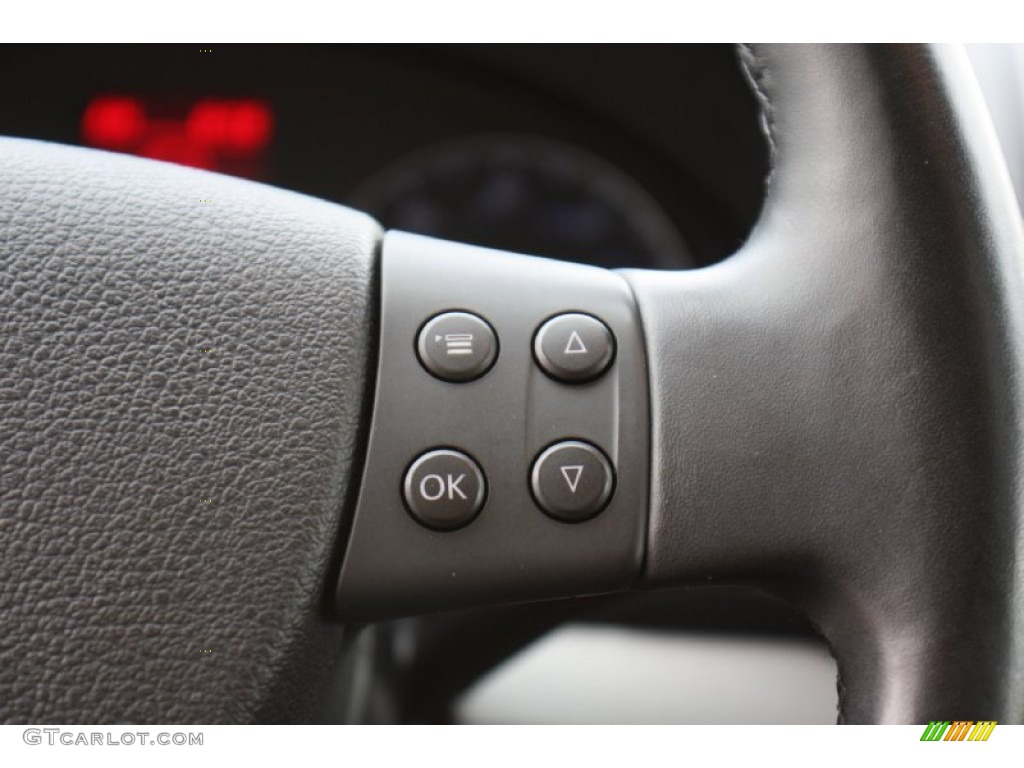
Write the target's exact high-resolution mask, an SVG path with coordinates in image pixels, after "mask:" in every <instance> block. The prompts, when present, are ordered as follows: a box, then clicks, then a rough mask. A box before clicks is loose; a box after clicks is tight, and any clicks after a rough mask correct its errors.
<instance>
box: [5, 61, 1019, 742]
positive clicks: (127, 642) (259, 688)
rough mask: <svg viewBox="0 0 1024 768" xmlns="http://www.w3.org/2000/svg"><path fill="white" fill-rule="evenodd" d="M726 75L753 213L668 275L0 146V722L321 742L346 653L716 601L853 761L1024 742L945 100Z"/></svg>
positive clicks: (982, 371)
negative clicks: (759, 611) (737, 243)
mask: <svg viewBox="0 0 1024 768" xmlns="http://www.w3.org/2000/svg"><path fill="white" fill-rule="evenodd" d="M740 58H741V60H742V63H743V65H744V67H745V69H746V72H747V73H748V75H749V79H750V82H751V84H752V87H753V88H754V89H755V91H756V93H757V96H758V97H759V99H760V102H761V105H762V115H763V122H764V129H765V134H766V136H767V140H768V142H769V145H770V150H771V158H772V162H771V175H770V178H769V182H768V191H767V198H766V201H765V205H764V210H763V213H762V216H761V218H760V221H759V223H758V224H757V226H756V228H755V230H754V232H753V234H752V236H751V237H750V239H749V241H748V242H747V243H746V244H745V245H744V246H743V247H742V248H741V250H740V251H739V252H738V253H736V254H735V255H734V256H732V257H731V258H729V259H727V260H726V261H724V262H722V263H720V264H718V265H715V266H713V267H710V268H706V269H701V270H697V271H691V272H679V273H664V272H644V271H637V270H631V271H625V272H621V273H616V272H605V271H602V270H597V269H595V268H590V267H582V266H575V265H568V264H564V263H559V262H551V261H546V260H543V259H531V258H528V257H522V256H514V255H507V254H496V253H484V252H482V251H481V250H480V249H472V248H469V247H468V246H459V245H456V244H451V243H445V242H440V241H434V240H429V239H427V238H418V237H413V236H409V235H403V234H400V233H397V234H395V233H393V234H389V235H387V237H383V235H382V232H381V230H380V228H379V227H378V225H377V224H376V223H375V222H374V221H373V220H371V219H370V218H369V217H367V216H364V215H362V214H360V213H357V212H354V211H351V210H347V209H345V208H342V207H339V206H336V205H333V204H329V203H325V202H320V201H317V200H313V199H310V198H307V197H304V196H301V195H297V194H292V193H288V192H284V191H280V190H275V189H271V188H267V187H264V186H260V185H256V184H252V183H248V182H244V181H240V180H236V179H229V178H224V177H220V176H217V175H213V174H207V173H203V172H199V171H192V170H188V169H183V168H178V167H173V166H170V165H164V164H160V163H154V162H149V161H144V160H139V159H134V158H128V157H121V156H116V155H111V154H106V153H102V152H96V151H89V150H84V149H77V148H69V147H62V146H57V145H52V144H46V143H39V142H33V141H24V140H13V139H7V140H3V141H0V220H2V224H0V255H2V263H3V271H2V274H0V280H2V293H0V295H2V297H3V314H4V324H3V328H4V337H3V345H2V352H0V358H2V366H0V371H2V373H0V377H2V382H0V392H2V393H3V394H2V404H3V407H2V416H0V418H2V429H0V446H2V452H0V455H2V466H3V470H2V482H0V503H2V516H0V543H2V556H0V658H2V660H3V663H2V664H0V719H2V720H4V721H5V722H12V723H18V722H65V723H68V722H140V723H141V722H180V723H187V722H225V723H237V722H254V721H272V722H311V721H331V720H334V719H338V718H341V717H344V714H343V711H342V710H343V709H344V706H345V700H346V696H351V695H354V694H353V691H354V690H355V689H356V688H358V687H359V685H360V683H359V680H358V677H359V665H358V664H357V663H356V662H357V657H358V655H359V652H360V651H359V637H360V635H359V631H358V628H359V625H360V624H361V623H362V622H365V621H368V620H372V619H375V618H380V617H386V616H408V615H415V614H417V613H425V612H430V611H436V610H442V609H446V608H452V607H457V606H487V605H494V604H502V603H509V602H516V601H527V600H540V599H547V598H554V597H560V596H572V595H581V594H591V593H600V592H609V591H615V590H626V589H645V588H658V587H667V586H678V585H688V584H690V585H696V584H707V583H715V584H720V583H724V582H742V583H745V584H756V585H758V586H760V587H762V588H765V589H769V590H772V591H774V592H775V593H777V594H780V595H782V596H784V597H785V598H786V599H788V600H790V601H792V602H794V603H795V604H796V605H798V606H799V607H800V608H801V609H802V610H803V611H805V612H806V613H807V615H808V616H809V617H810V618H811V620H812V621H813V622H814V624H815V626H816V627H817V628H818V629H819V630H820V632H821V633H822V634H823V635H824V637H825V638H826V639H827V640H828V642H829V643H830V645H831V648H832V649H833V652H834V654H835V656H836V659H837V664H838V671H839V692H840V697H839V702H840V712H839V720H840V722H851V723H915V722H916V723H920V722H927V721H929V720H934V719H950V718H953V717H956V718H972V719H978V720H981V719H984V720H997V721H1000V722H1021V721H1022V720H1024V655H1022V653H1024V623H1022V622H1024V606H1022V602H1021V588H1022V587H1021V583H1022V578H1024V538H1022V537H1024V533H1022V532H1024V525H1022V522H1024V519H1022V517H1021V505H1022V500H1021V480H1022V478H1024V469H1022V466H1024V465H1022V460H1024V450H1022V444H1021V440H1022V436H1024V421H1022V412H1021V407H1022V404H1024V398H1022V392H1021V387H1022V381H1024V379H1022V372H1024V371H1022V368H1021V364H1022V361H1024V314H1022V313H1024V294H1022V280H1021V262H1020V256H1021V253H1022V252H1024V249H1022V245H1024V239H1022V235H1021V225H1020V215H1019V213H1018V211H1017V209H1016V206H1015V202H1014V198H1013V194H1012V191H1011V189H1010V185H1009V181H1008V177H1007V174H1006V171H1005V168H1004V167H1003V164H1002V160H1001V157H1000V154H999V151H998V148H997V146H996V142H995V139H994V134H993V132H992V129H991V127H990V125H989V123H988V122H987V118H986V116H985V110H984V107H983V105H982V103H981V99H980V95H979V93H978V91H977V87H976V85H975V84H974V82H973V80H972V75H971V74H970V71H969V68H968V65H967V63H966V60H965V58H964V56H963V55H962V53H961V52H960V51H959V50H958V49H955V48H931V47H924V46H916V45H915V46H845V45H844V46H817V45H813V46H811V45H800V46H774V45H773V46H755V47H742V48H741V49H740ZM450 312H457V313H462V315H469V316H471V317H474V318H476V319H477V320H479V321H481V322H483V325H482V326H474V327H476V328H478V331H479V333H481V334H484V335H486V334H487V333H491V334H493V338H491V339H490V341H489V344H490V346H488V347H487V348H486V349H485V350H483V351H480V350H479V349H478V348H476V347H473V348H471V354H467V355H466V357H467V358H472V360H469V359H467V360H466V361H465V365H463V364H462V362H458V363H457V364H456V363H453V362H452V360H449V359H448V358H438V359H439V360H440V362H438V359H435V360H434V361H433V363H431V355H432V354H434V353H437V352H438V350H441V352H440V354H444V352H445V349H447V351H448V352H451V351H453V350H457V349H459V348H460V347H458V344H468V343H470V342H468V341H465V340H464V339H463V340H461V341H460V339H461V338H462V337H460V336H459V335H458V333H463V332H464V329H463V330H458V328H456V326H451V327H452V328H456V331H458V333H455V334H454V336H452V338H448V337H449V336H451V335H452V334H450V333H449V332H448V331H447V330H446V331H445V332H444V333H442V332H441V330H443V329H439V327H438V326H433V327H432V329H436V330H437V332H436V333H432V332H431V331H428V330H427V326H426V325H424V324H425V323H429V322H430V321H431V318H435V319H436V318H437V317H439V316H441V315H443V314H444V313H450ZM563 316H572V317H575V318H577V320H578V318H579V317H584V318H589V320H591V321H594V322H596V323H597V327H596V328H597V330H596V331H594V333H596V334H597V335H596V336H595V335H591V336H586V335H585V334H584V335H581V336H578V337H577V341H576V342H574V341H572V336H571V334H572V332H573V330H576V331H580V332H583V331H586V328H584V326H574V327H571V328H568V330H566V333H568V334H569V336H568V339H569V340H568V341H564V340H563V341H559V340H558V339H559V338H560V337H557V334H556V332H555V331H553V330H550V331H549V333H548V336H543V335H542V334H541V332H540V331H539V330H538V328H539V327H541V325H542V324H543V323H546V322H547V321H549V320H559V318H562V317H563ZM580 322H585V321H580ZM602 327H603V330H602ZM587 328H591V330H593V328H594V327H592V326H587ZM552 334H555V335H552ZM435 338H436V340H437V341H436V343H437V344H440V345H442V346H441V347H436V346H435V347H430V346H429V345H430V344H431V343H434V342H432V341H431V340H432V339H435ZM475 338H480V337H479V336H478V337H475ZM549 338H555V339H556V341H555V342H553V343H555V345H556V347H557V349H556V348H554V347H552V349H554V353H551V350H550V349H549V350H548V351H547V352H545V349H546V348H545V347H544V344H545V343H546V342H545V339H549ZM577 342H578V344H577ZM473 343H476V342H473ZM574 344H575V345H576V346H574ZM601 344H604V345H607V347H606V348H605V353H603V354H602V356H600V357H601V360H600V361H599V362H596V363H595V362H594V361H593V360H592V359H591V358H590V357H588V355H587V354H583V353H580V355H581V357H580V359H579V360H578V361H570V360H568V359H565V360H562V361H559V360H553V359H549V358H550V357H552V355H554V356H557V354H560V353H564V354H566V355H567V354H571V353H574V352H576V353H579V350H580V348H581V347H582V348H583V349H585V350H589V349H592V348H593V347H594V346H595V345H601ZM424 345H426V346H424ZM443 345H448V346H447V347H445V346H443ZM451 345H456V346H451ZM478 352H480V355H479V356H480V357H481V359H477V357H478V355H477V353H478ZM549 353H550V354H549ZM460 354H461V353H460ZM456 356H458V355H456ZM584 358H586V360H584ZM453 359H454V357H453ZM577 362H579V363H581V365H582V364H583V363H586V365H582V367H580V366H577V368H575V369H573V368H572V366H573V365H575V364H576V363H577ZM446 364H451V365H455V367H454V368H445V365H446ZM431 365H433V366H434V368H433V370H427V369H425V367H424V366H427V367H428V368H429V367H430V366H431ZM460 365H462V368H459V366H460ZM560 366H561V367H560ZM584 369H586V370H584ZM581 371H582V373H581ZM563 438H564V440H563ZM560 440H561V441H562V442H559V441H560ZM565 442H573V443H574V444H576V446H575V450H577V451H578V452H579V451H582V453H577V454H572V456H573V457H575V458H572V459H571V460H572V461H573V462H574V463H565V462H563V463H562V464H551V463H550V461H551V459H550V456H551V455H555V454H550V455H549V456H548V457H547V459H544V457H543V456H541V455H540V454H541V449H548V448H550V449H551V450H555V449H560V448H563V447H564V445H563V443H565ZM580 445H582V446H583V447H582V448H580ZM570 448H571V446H570ZM427 449H431V450H434V451H435V452H440V453H438V454H437V455H436V456H434V455H431V456H430V457H427V458H424V457H425V456H427V454H425V453H423V452H424V451H426V450H427ZM566 450H569V449H566ZM588 451H589V452H588ZM446 452H447V453H446ZM420 454H422V455H420ZM565 455H566V456H569V454H565ZM417 457H419V459H423V461H427V459H429V460H430V461H438V462H441V463H439V464H435V465H430V466H434V470H433V471H428V470H429V466H428V465H427V464H426V463H419V459H418V458H417ZM542 459H544V460H543V461H542ZM459 461H463V462H465V461H468V462H469V463H468V464H466V463H463V464H452V463H451V462H459ZM544 461H548V463H547V464H545V463H544ZM567 461H568V460H567ZM444 462H449V463H448V464H445V463H444ZM587 462H591V463H587ZM595 462H596V463H595ZM474 466H475V468H476V470H479V471H480V473H481V474H480V477H479V478H478V480H477V479H475V478H476V476H475V475H473V468H474ZM452 467H456V468H465V467H468V469H466V470H465V471H461V470H460V471H456V470H453V469H452ZM576 467H580V469H579V470H578V471H577V470H576V469H575V468H576ZM583 467H591V468H592V469H593V471H594V472H597V471H598V470H601V471H605V472H607V473H608V474H607V475H605V476H602V477H603V478H604V479H602V480H601V481H600V482H598V483H597V485H593V487H591V486H589V485H587V483H591V480H590V479H589V478H590V477H592V476H594V475H593V472H591V470H590V469H588V470H584V469H583ZM559 470H561V472H559ZM584 471H587V472H588V474H587V475H583V474H582V473H583V472H584ZM416 472H421V474H420V475H416V474H415V473H416ZM467 472H469V473H470V476H471V479H470V480H462V481H460V479H459V478H460V477H462V476H464V475H466V473H467ZM422 473H426V474H422ZM545 473H546V474H545ZM598 474H599V473H598ZM559 476H561V478H562V480H559V479H558V478H559ZM425 478H434V479H433V480H432V481H428V480H426V479H425ZM551 478H554V481H552V480H551ZM573 478H575V483H574V482H573ZM583 478H587V479H585V480H584V479H583ZM563 481H564V483H565V484H566V486H567V487H568V488H569V491H566V489H565V488H564V487H561V486H559V489H560V490H559V489H556V490H552V486H551V485H550V483H551V482H556V483H558V482H563ZM431 482H432V483H433V485H431ZM460 482H461V483H462V484H460ZM417 483H418V485H417ZM474 483H477V484H476V485H474ZM545 483H547V484H548V485H545ZM581 483H582V485H581ZM470 486H472V488H471V490H472V493H467V494H464V493H463V491H466V490H467V489H468V488H470ZM577 487H581V488H584V490H586V492H587V493H588V494H591V497H592V498H590V500H589V507H588V508H587V509H585V510H581V509H578V508H575V507H573V506H572V504H573V503H574V497H573V498H571V497H572V496H573V495H574V494H575V493H576V491H577ZM417 488H419V491H420V493H421V497H420V498H419V499H418V501H417V498H416V497H415V493H416V490H417ZM410 489H411V490H410ZM432 489H433V490H432ZM587 489H589V490H587ZM566 493H570V496H566ZM410 494H411V496H412V498H410ZM560 494H561V495H560ZM403 495H404V498H403ZM441 496H443V497H444V498H445V499H447V501H449V502H452V504H449V505H448V506H446V507H444V508H440V507H438V508H437V509H433V510H431V509H428V510H426V511H424V508H423V505H422V503H418V502H423V500H424V498H427V499H428V500H429V499H433V498H435V497H441ZM468 496H472V497H473V498H470V499H467V497H468ZM567 499H568V501H567ZM463 502H465V503H466V504H469V507H472V509H469V507H462V506H460V504H462V503H463ZM538 507H539V509H538ZM339 574H340V580H339Z"/></svg>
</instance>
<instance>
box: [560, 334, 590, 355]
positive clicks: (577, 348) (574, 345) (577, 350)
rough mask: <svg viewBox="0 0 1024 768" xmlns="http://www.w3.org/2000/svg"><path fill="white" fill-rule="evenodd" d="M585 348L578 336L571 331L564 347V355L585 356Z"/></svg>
mask: <svg viewBox="0 0 1024 768" xmlns="http://www.w3.org/2000/svg"><path fill="white" fill-rule="evenodd" d="M586 352H587V348H586V346H584V344H583V339H581V338H580V335H579V334H578V333H577V332H576V331H573V332H572V333H571V334H569V343H568V344H566V345H565V354H567V355H583V354H586Z"/></svg>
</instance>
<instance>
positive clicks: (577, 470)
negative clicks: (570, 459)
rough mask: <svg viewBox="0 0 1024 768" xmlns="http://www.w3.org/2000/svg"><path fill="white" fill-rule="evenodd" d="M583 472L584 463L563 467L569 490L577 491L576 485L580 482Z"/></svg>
mask: <svg viewBox="0 0 1024 768" xmlns="http://www.w3.org/2000/svg"><path fill="white" fill-rule="evenodd" d="M582 474H583V465H582V464H572V465H570V466H568V467H562V477H564V478H565V482H566V484H567V485H568V486H569V490H570V491H572V492H573V493H576V486H577V485H579V484H580V475H582Z"/></svg>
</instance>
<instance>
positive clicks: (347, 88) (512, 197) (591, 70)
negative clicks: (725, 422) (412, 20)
mask: <svg viewBox="0 0 1024 768" xmlns="http://www.w3.org/2000/svg"><path fill="white" fill-rule="evenodd" d="M0 56H2V57H3V58H4V59H5V61H4V65H5V66H4V70H5V71H6V72H9V73H12V72H16V73H19V74H18V76H16V77H8V78H6V80H5V82H4V84H3V86H0V87H2V90H3V93H4V95H5V104H6V105H7V108H6V109H4V110H2V111H0V134H6V135H14V136H27V137H32V138H39V139H46V140H51V141H58V142H63V143H79V144H85V145H89V146H94V147H97V148H100V149H106V150H111V151H120V152H128V153H132V154H139V155H143V156H147V157H151V158H155V159H159V160H166V161H171V162H179V163H183V164H185V165H192V166H197V167H202V168H207V169H210V170H215V171H219V172H225V173H232V174H235V175H240V176H246V177H249V178H254V179H257V180H261V181H266V182H268V183H271V184H274V185H276V186H281V187H285V188H289V189H294V190H297V191H300V192H303V193H307V194H310V195H314V196H317V197H322V198H326V199H329V200H333V201H337V202H341V203H347V204H350V205H352V206H354V207H357V208H360V209H362V210H366V211H367V212H369V213H371V214H373V215H374V216H376V217H377V218H378V219H379V220H380V221H381V222H382V223H383V224H384V225H385V226H387V227H392V228H398V229H405V230H410V231H416V232H421V233H423V234H429V235H433V236H438V237H447V238H456V237H458V238H459V239H462V240H464V241H469V242H473V243H476V244H481V245H487V246H493V247H498V248H503V249H507V250H513V251H522V252H529V253H535V254H540V255H546V256H550V257H554V258H561V259H566V260H572V261H580V262H585V263H592V264H596V265H600V266H605V267H627V266H629V267H633V266H635V267H661V268H680V267H690V266H700V265H704V264H708V263H711V262H714V261H717V260H719V259H721V258H724V257H725V256H726V255H728V254H729V253H731V252H733V251H734V250H735V249H736V248H737V247H738V245H739V244H740V243H742V241H743V239H744V238H745V236H746V234H747V233H748V231H749V229H750V227H751V225H752V223H753V221H754V219H755V218H756V215H757V212H758V208H759V205H760V200H761V197H762V185H763V178H764V175H765V170H766V162H767V158H766V151H765V147H764V144H763V141H762V140H761V137H760V133H759V128H758V124H757V112H756V104H755V103H754V99H753V97H752V95H751V94H750V91H749V89H748V88H747V86H746V84H745V83H744V81H743V78H742V75H741V72H740V69H739V66H738V64H737V61H736V57H735V53H734V50H733V48H732V47H731V46H726V45H722V46H717V45H705V46H609V47H606V46H588V45H571V46H569V45H567V46H546V47H533V46H516V45H504V46H401V47H399V46H365V45H358V46H318V47H308V46H296V47H291V46H273V47H272V48H271V47H263V46H252V45H245V46H236V45H218V46H215V47H208V48H203V47H199V46H197V45H148V46H132V45H106V46H88V47H74V46H63V47H56V46H52V47H51V46H6V47H5V48H4V50H3V52H2V53H0ZM197 196H198V197H202V192H201V190H197Z"/></svg>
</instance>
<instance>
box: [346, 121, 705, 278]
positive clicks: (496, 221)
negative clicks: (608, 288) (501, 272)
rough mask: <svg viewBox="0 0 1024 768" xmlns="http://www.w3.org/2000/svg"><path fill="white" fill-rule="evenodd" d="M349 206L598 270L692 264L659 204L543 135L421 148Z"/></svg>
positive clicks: (395, 224) (415, 227) (413, 228)
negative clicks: (589, 265)
mask: <svg viewBox="0 0 1024 768" xmlns="http://www.w3.org/2000/svg"><path fill="white" fill-rule="evenodd" d="M349 202H350V203H351V204H352V205H354V206H355V207H357V208H361V209H362V210H365V211H367V212H369V213H371V214H373V215H374V216H376V217H377V219H378V220H379V221H380V222H381V223H382V224H383V225H384V226H385V227H387V228H389V229H401V230H405V231H407V232H416V233H419V234H424V235H431V236H433V237H440V238H444V239H448V240H460V241H462V242H468V243H472V244H474V245H483V246H487V247H491V248H500V249H502V250H506V251H516V252H521V253H530V254H535V255H539V256H548V257H551V258H556V259H562V260H565V261H576V262H581V263H585V264H593V265H596V266H600V267H655V268H659V267H660V268H665V269H678V268H680V267H688V266H692V265H693V262H692V261H691V259H690V256H689V253H688V252H687V249H686V246H685V245H684V243H683V239H682V237H681V236H680V234H679V232H678V231H677V230H676V228H675V226H674V225H673V224H672V222H671V220H670V219H669V217H668V216H667V215H666V214H665V212H664V211H663V210H662V209H661V207H660V206H659V205H658V203H657V202H656V201H655V200H654V199H653V198H652V197H651V196H650V195H649V194H648V193H647V192H646V191H645V190H644V189H643V187H641V186H640V185H639V184H638V183H637V182H635V181H634V180H633V179H631V178H630V177H629V176H627V175H626V174H625V173H624V172H622V171H621V170H619V169H618V168H616V167H615V166H613V165H612V164H610V163H608V162H607V161H605V160H603V159H601V158H599V157H597V156H596V155H593V154H591V153H589V152H586V151H584V150H581V149H578V148H576V147H572V146H569V145H567V144H564V143H561V142H556V141H553V140H550V139H542V138H538V137H534V136H518V135H482V136H471V137H466V138H462V139H457V140H454V141H450V142H446V143H444V144H440V145H436V146H432V147H428V148H426V149H423V150H420V151H418V152H415V153H413V154H412V155H409V156H407V157H405V158H402V159H400V160H399V161H397V162H396V163H394V164H393V165H391V166H389V167H387V168H385V169H384V170H382V171H381V172H380V173H378V174H377V175H375V176H374V177H373V178H371V179H369V180H368V181H367V182H366V183H365V184H363V185H362V186H361V187H360V188H359V189H357V190H356V191H355V192H354V194H353V195H352V196H351V198H350V200H349Z"/></svg>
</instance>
